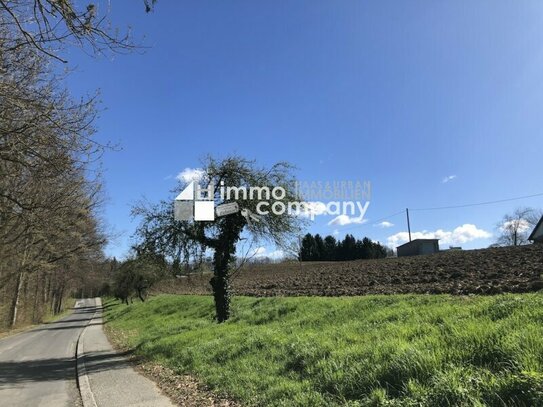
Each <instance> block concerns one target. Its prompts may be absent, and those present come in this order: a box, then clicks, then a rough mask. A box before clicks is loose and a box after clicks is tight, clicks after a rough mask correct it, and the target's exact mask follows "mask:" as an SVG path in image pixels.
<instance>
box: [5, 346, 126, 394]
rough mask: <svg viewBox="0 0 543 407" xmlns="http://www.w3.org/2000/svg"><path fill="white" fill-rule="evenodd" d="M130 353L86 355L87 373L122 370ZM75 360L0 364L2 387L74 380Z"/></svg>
mask: <svg viewBox="0 0 543 407" xmlns="http://www.w3.org/2000/svg"><path fill="white" fill-rule="evenodd" d="M129 355H130V352H123V353H116V352H96V353H90V354H88V355H85V358H84V360H85V367H86V369H87V373H92V372H99V371H103V370H112V369H122V368H124V367H126V366H129V365H128V361H127V360H126V359H124V358H125V357H126V356H129ZM75 365H76V363H75V358H58V359H37V360H26V361H22V362H11V361H8V362H0V385H2V387H6V385H7V386H9V385H17V384H19V383H26V382H45V381H54V380H72V379H73V378H74V377H75V371H76V370H75V369H76V367H75Z"/></svg>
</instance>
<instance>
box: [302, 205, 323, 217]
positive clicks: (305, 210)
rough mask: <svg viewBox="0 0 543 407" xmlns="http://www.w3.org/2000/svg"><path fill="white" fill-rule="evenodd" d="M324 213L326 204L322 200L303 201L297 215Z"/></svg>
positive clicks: (311, 215)
mask: <svg viewBox="0 0 543 407" xmlns="http://www.w3.org/2000/svg"><path fill="white" fill-rule="evenodd" d="M324 213H326V204H325V203H323V202H304V205H302V206H301V208H300V211H299V213H298V214H299V215H300V216H303V217H306V218H309V217H314V216H319V215H322V214H324Z"/></svg>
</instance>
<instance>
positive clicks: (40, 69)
mask: <svg viewBox="0 0 543 407" xmlns="http://www.w3.org/2000/svg"><path fill="white" fill-rule="evenodd" d="M12 35H13V34H12V33H11V32H10V31H9V30H7V29H6V28H5V27H2V26H0V73H1V75H0V248H1V249H0V255H1V257H0V290H2V294H3V295H2V297H3V298H6V299H10V300H9V301H5V302H4V303H3V304H0V307H4V310H5V312H4V313H3V314H5V321H6V322H7V324H5V325H11V326H13V325H15V324H16V323H17V322H18V320H19V315H20V309H21V306H23V308H26V309H27V310H28V308H29V298H30V292H29V291H28V287H30V286H31V287H33V297H34V298H33V299H32V318H33V320H34V322H36V321H37V320H39V318H40V316H41V315H42V313H43V312H42V311H43V309H44V308H45V307H46V304H50V305H51V309H52V310H53V312H59V311H60V309H61V308H62V306H63V298H65V296H66V295H68V294H69V290H70V289H71V286H72V284H73V282H74V270H75V269H77V268H78V267H79V266H80V265H81V264H82V263H84V262H89V261H93V260H94V259H95V258H98V257H100V256H101V248H102V245H103V243H104V237H103V234H102V232H101V230H100V225H99V222H98V220H97V216H96V211H97V209H98V208H99V206H100V203H101V183H100V181H99V177H97V178H96V179H89V178H88V177H87V173H88V169H89V164H90V163H92V162H94V161H95V160H96V159H98V158H99V157H100V155H101V152H102V151H103V149H104V148H105V147H104V146H101V145H99V144H98V143H95V142H94V141H93V140H92V135H93V133H94V129H93V128H92V122H93V120H94V117H95V112H94V101H93V100H92V99H91V100H87V101H85V100H82V101H74V100H72V99H70V98H69V96H68V94H67V92H66V91H64V90H63V89H62V88H61V87H60V86H59V84H58V81H57V80H56V79H57V78H55V76H54V75H52V73H51V71H50V70H49V68H48V65H47V57H46V56H44V55H43V54H42V53H40V52H39V51H38V50H36V49H35V48H34V47H33V46H31V45H21V46H20V47H19V48H17V49H12V48H10V44H12V41H10V38H11V37H10V36H12ZM6 307H7V308H6ZM38 310H40V312H38ZM27 314H28V313H27Z"/></svg>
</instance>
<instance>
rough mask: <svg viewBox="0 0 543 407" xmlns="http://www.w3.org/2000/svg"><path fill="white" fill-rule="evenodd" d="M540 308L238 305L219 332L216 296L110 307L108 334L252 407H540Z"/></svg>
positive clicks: (529, 301) (448, 303) (257, 301)
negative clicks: (215, 307) (214, 298)
mask: <svg viewBox="0 0 543 407" xmlns="http://www.w3.org/2000/svg"><path fill="white" fill-rule="evenodd" d="M542 301H543V297H542V295H541V294H540V293H536V294H501V295H496V296H473V297H466V296H449V295H433V296H428V295H394V296H380V295H371V296H363V297H336V298H322V297H312V298H308V297H297V298H279V297H277V298H249V297H235V298H234V300H233V304H232V310H233V315H232V318H231V320H229V321H228V322H226V323H224V324H220V325H219V324H217V323H215V322H214V321H213V315H214V307H213V300H212V298H211V297H210V296H185V295H177V296H173V295H161V296H156V297H152V298H151V299H149V301H146V302H144V303H141V302H135V303H134V304H132V305H129V306H126V305H123V304H119V303H118V302H116V301H108V302H107V303H106V321H107V324H106V330H107V331H108V332H109V334H110V338H111V339H112V340H113V341H114V342H115V343H117V345H120V346H121V347H123V348H126V349H129V350H133V351H134V352H135V355H137V356H139V357H142V363H144V364H145V365H147V364H148V363H147V362H152V363H160V364H161V365H163V366H165V367H167V368H170V369H172V370H173V371H175V373H177V374H178V375H181V376H182V377H184V375H187V374H189V375H192V376H194V377H195V378H197V379H199V381H201V382H203V383H205V384H206V385H208V386H209V387H210V388H211V389H212V390H213V391H214V392H215V393H217V394H220V395H222V396H229V397H230V398H233V399H234V400H237V401H240V402H242V405H248V406H254V405H258V406H323V407H324V406H351V407H355V406H421V407H426V406H427V407H434V406H483V405H486V406H518V407H521V406H523V407H524V406H542V405H543V404H542V400H543V360H542V358H541V355H542V354H543V327H542V324H541V321H542V318H543V307H542V305H543V303H542ZM166 386H167V387H168V384H166ZM169 390H170V394H173V395H174V396H176V397H177V395H178V394H179V393H183V391H184V389H183V388H182V386H181V388H180V387H174V388H173V389H172V388H171V386H169ZM183 405H186V404H183ZM206 405H210V404H206Z"/></svg>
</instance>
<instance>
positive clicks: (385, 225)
mask: <svg viewBox="0 0 543 407" xmlns="http://www.w3.org/2000/svg"><path fill="white" fill-rule="evenodd" d="M374 226H379V227H380V228H383V229H385V228H391V227H392V226H394V223H391V222H387V221H386V220H385V221H383V222H381V223H377V224H375V225H374Z"/></svg>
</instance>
